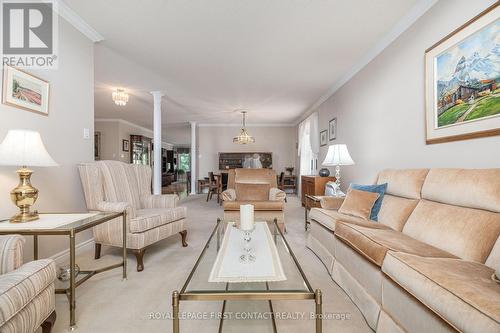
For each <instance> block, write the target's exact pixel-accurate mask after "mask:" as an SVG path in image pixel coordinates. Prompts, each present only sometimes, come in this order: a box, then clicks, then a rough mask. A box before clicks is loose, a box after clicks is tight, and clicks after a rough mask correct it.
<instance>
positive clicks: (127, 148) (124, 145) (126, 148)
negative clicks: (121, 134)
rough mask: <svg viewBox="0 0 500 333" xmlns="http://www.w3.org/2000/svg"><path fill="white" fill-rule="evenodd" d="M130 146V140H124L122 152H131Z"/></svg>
mask: <svg viewBox="0 0 500 333" xmlns="http://www.w3.org/2000/svg"><path fill="white" fill-rule="evenodd" d="M129 144H130V142H129V141H128V140H122V150H123V151H129Z"/></svg>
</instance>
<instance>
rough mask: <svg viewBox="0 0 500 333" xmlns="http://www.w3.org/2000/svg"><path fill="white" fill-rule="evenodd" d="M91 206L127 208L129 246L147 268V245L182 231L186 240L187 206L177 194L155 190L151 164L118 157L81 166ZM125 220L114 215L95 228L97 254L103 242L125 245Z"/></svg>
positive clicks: (139, 265)
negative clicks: (128, 162)
mask: <svg viewBox="0 0 500 333" xmlns="http://www.w3.org/2000/svg"><path fill="white" fill-rule="evenodd" d="M78 170H79V171H80V178H81V181H82V186H83V192H84V194H85V201H86V203H87V208H88V209H89V210H90V211H103V212H122V211H127V220H126V223H127V248H128V249H131V250H132V251H133V253H134V254H135V256H136V259H137V271H139V272H140V271H142V270H143V269H144V262H143V257H144V253H145V251H146V248H147V246H149V245H151V244H153V243H156V242H158V241H160V240H162V239H165V238H167V237H170V236H172V235H176V234H178V233H179V234H180V235H181V237H182V238H181V240H182V246H187V243H186V236H187V231H186V226H185V224H186V216H187V210H186V207H181V206H178V202H179V197H178V196H177V195H176V194H166V195H152V194H151V168H150V167H149V166H144V165H136V164H126V163H123V162H118V161H99V162H94V163H86V164H80V165H79V166H78ZM122 225H123V224H122V220H121V218H117V219H114V220H112V221H110V222H107V223H104V224H101V225H98V226H96V227H94V228H93V233H94V241H95V258H96V259H99V257H100V255H101V245H109V246H116V247H122V229H123V228H122Z"/></svg>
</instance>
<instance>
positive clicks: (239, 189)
mask: <svg viewBox="0 0 500 333" xmlns="http://www.w3.org/2000/svg"><path fill="white" fill-rule="evenodd" d="M270 188H271V186H270V185H269V184H267V183H266V184H256V183H253V184H247V183H236V198H237V200H239V201H254V200H257V201H263V200H269V189H270Z"/></svg>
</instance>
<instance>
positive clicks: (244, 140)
mask: <svg viewBox="0 0 500 333" xmlns="http://www.w3.org/2000/svg"><path fill="white" fill-rule="evenodd" d="M241 113H242V114H243V127H242V128H241V132H240V135H238V136H235V137H234V138H233V142H234V143H237V144H240V145H246V144H249V143H255V138H254V137H253V136H250V135H249V134H248V133H247V129H246V128H245V119H246V114H247V112H246V111H241Z"/></svg>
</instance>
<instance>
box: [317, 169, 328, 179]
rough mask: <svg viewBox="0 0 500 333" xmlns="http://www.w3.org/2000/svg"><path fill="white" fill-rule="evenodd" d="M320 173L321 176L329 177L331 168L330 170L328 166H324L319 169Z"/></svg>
mask: <svg viewBox="0 0 500 333" xmlns="http://www.w3.org/2000/svg"><path fill="white" fill-rule="evenodd" d="M319 175H320V177H328V176H330V170H328V169H327V168H323V169H321V170H319Z"/></svg>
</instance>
